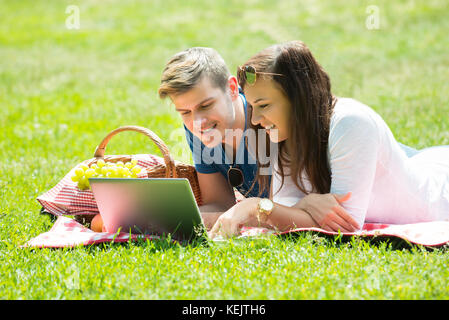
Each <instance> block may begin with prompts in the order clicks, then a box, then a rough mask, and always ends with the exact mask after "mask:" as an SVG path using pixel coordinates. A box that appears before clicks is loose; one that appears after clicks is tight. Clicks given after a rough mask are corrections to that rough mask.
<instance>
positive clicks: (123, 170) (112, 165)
mask: <svg viewBox="0 0 449 320" xmlns="http://www.w3.org/2000/svg"><path fill="white" fill-rule="evenodd" d="M141 171H142V167H141V166H138V165H137V160H136V159H133V160H131V161H128V162H126V163H123V162H122V161H117V162H105V161H104V160H103V159H99V160H98V161H97V163H93V164H91V165H90V166H87V165H85V164H81V165H79V166H78V167H76V168H75V170H74V175H73V176H71V179H72V181H73V182H77V185H78V189H80V190H87V189H90V184H89V178H137V177H138V174H139V173H140V172H141Z"/></svg>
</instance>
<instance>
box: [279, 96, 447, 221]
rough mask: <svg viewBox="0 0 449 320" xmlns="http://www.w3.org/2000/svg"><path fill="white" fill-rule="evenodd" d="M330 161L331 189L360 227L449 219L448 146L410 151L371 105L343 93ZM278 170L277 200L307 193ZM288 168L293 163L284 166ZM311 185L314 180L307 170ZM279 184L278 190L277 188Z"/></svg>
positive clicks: (334, 119)
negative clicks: (344, 197) (344, 196)
mask: <svg viewBox="0 0 449 320" xmlns="http://www.w3.org/2000/svg"><path fill="white" fill-rule="evenodd" d="M328 161H329V167H330V170H331V175H332V177H331V179H332V182H331V190H330V192H331V193H334V194H346V193H347V192H349V191H350V192H351V193H352V196H351V198H350V199H349V200H348V201H346V202H343V203H342V206H343V207H344V208H345V209H346V211H347V212H348V213H349V214H350V215H351V216H352V217H353V218H354V219H355V220H356V221H357V223H358V224H359V225H360V227H362V226H363V223H365V222H378V223H386V224H407V223H416V222H425V221H435V220H449V146H440V147H432V148H427V149H424V150H422V151H420V152H419V153H417V154H416V155H413V156H411V157H407V155H406V153H405V151H404V150H403V149H402V148H401V146H400V145H399V144H398V142H397V141H396V140H395V138H394V136H393V134H392V132H391V130H390V129H389V127H388V126H387V124H386V123H385V121H384V120H383V119H382V118H381V117H380V116H379V115H378V114H377V113H376V112H375V111H374V110H373V109H371V108H370V107H368V106H366V105H364V104H362V103H360V102H358V101H356V100H354V99H348V98H339V99H338V101H337V103H336V105H335V107H334V112H333V115H332V117H331V123H330V131H329V144H328ZM274 168H275V170H274V172H273V201H274V202H277V203H280V204H283V205H286V206H292V205H294V204H295V203H297V202H298V201H299V200H300V199H302V198H303V197H304V194H303V193H302V192H301V191H300V190H299V189H298V188H297V187H296V185H295V184H294V183H293V180H292V178H291V176H286V177H285V179H284V185H283V186H282V188H281V189H280V190H279V187H280V186H281V181H282V180H281V177H280V176H279V175H278V174H277V173H276V171H277V164H275V166H274ZM284 171H286V172H288V168H284ZM303 180H304V182H305V186H306V189H307V190H308V191H311V187H310V183H308V180H307V177H305V176H304V179H303ZM278 190H279V191H278Z"/></svg>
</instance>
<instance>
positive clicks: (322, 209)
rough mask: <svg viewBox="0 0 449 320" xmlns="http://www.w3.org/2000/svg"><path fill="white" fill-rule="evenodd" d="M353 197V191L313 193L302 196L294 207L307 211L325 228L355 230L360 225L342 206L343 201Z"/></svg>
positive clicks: (345, 230)
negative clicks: (341, 193)
mask: <svg viewBox="0 0 449 320" xmlns="http://www.w3.org/2000/svg"><path fill="white" fill-rule="evenodd" d="M350 197H351V192H348V193H347V194H345V195H337V194H331V193H327V194H317V193H311V194H308V195H307V196H305V197H304V198H302V199H301V200H300V201H299V202H298V203H296V204H295V205H294V206H293V207H297V208H300V209H302V210H304V211H306V212H307V213H308V214H310V216H311V217H312V219H313V220H315V221H316V223H318V224H319V226H320V227H321V228H323V229H325V230H329V231H335V232H337V231H338V230H341V232H354V231H357V230H359V228H360V227H359V225H358V224H357V222H356V221H355V220H354V219H353V218H352V217H351V215H350V214H349V213H348V212H347V211H346V210H345V209H344V208H343V207H342V206H341V203H343V202H345V201H347V200H348V199H349V198H350Z"/></svg>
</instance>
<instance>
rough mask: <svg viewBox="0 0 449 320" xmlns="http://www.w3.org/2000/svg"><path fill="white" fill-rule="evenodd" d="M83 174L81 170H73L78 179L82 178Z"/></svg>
mask: <svg viewBox="0 0 449 320" xmlns="http://www.w3.org/2000/svg"><path fill="white" fill-rule="evenodd" d="M83 174H84V170H83V169H82V168H76V169H75V175H76V176H78V177H82V176H83Z"/></svg>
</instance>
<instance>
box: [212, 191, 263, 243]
mask: <svg viewBox="0 0 449 320" xmlns="http://www.w3.org/2000/svg"><path fill="white" fill-rule="evenodd" d="M259 201H260V198H247V199H244V200H242V201H240V202H238V203H236V204H235V205H234V206H233V207H232V208H230V209H229V210H228V211H226V212H224V213H223V214H222V215H221V216H220V217H219V218H218V219H217V221H216V222H215V224H214V226H213V227H212V229H211V230H210V232H209V237H210V238H211V239H213V238H215V237H216V236H218V235H221V236H223V237H225V238H228V237H232V236H236V235H239V234H240V229H241V228H242V226H243V225H245V224H248V223H249V222H250V221H251V220H254V218H256V217H257V206H258V204H259Z"/></svg>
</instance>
